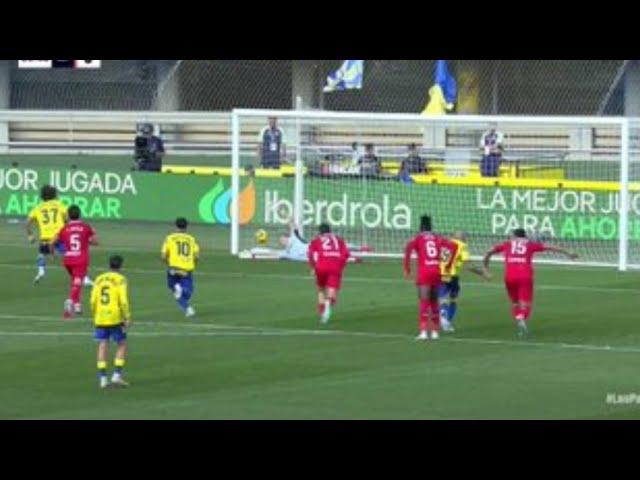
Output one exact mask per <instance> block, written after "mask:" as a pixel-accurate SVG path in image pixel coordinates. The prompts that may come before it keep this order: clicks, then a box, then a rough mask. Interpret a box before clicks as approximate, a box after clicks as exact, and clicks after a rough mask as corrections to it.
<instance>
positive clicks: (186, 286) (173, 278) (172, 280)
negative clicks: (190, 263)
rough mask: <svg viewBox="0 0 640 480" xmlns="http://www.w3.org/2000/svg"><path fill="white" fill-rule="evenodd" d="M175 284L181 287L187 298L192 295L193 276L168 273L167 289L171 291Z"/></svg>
mask: <svg viewBox="0 0 640 480" xmlns="http://www.w3.org/2000/svg"><path fill="white" fill-rule="evenodd" d="M177 284H179V285H180V287H182V291H183V292H184V293H185V294H186V295H187V296H191V294H192V293H193V275H192V274H191V273H189V274H188V275H178V274H172V273H171V271H168V272H167V287H169V290H173V289H174V287H175V286H176V285H177Z"/></svg>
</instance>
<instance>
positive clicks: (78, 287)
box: [69, 277, 82, 304]
mask: <svg viewBox="0 0 640 480" xmlns="http://www.w3.org/2000/svg"><path fill="white" fill-rule="evenodd" d="M80 292H82V278H80V277H73V279H72V280H71V293H70V295H69V298H71V301H72V302H73V303H74V304H76V303H80Z"/></svg>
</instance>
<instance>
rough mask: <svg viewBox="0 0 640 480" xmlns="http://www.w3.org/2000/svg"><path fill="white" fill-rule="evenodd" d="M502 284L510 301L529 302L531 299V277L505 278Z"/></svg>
mask: <svg viewBox="0 0 640 480" xmlns="http://www.w3.org/2000/svg"><path fill="white" fill-rule="evenodd" d="M504 286H505V287H506V288H507V293H508V294H509V298H510V299H511V303H517V302H523V303H531V301H532V300H533V278H505V279H504Z"/></svg>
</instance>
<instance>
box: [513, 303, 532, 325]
mask: <svg viewBox="0 0 640 480" xmlns="http://www.w3.org/2000/svg"><path fill="white" fill-rule="evenodd" d="M511 315H512V316H513V319H514V320H517V317H522V319H523V320H524V321H525V322H526V321H527V320H529V317H530V316H531V305H529V306H526V307H521V306H519V305H512V306H511Z"/></svg>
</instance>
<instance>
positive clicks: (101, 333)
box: [94, 325, 127, 343]
mask: <svg viewBox="0 0 640 480" xmlns="http://www.w3.org/2000/svg"><path fill="white" fill-rule="evenodd" d="M94 337H95V339H96V340H107V341H109V340H113V341H114V342H117V343H120V342H123V341H125V340H126V339H127V332H125V331H124V328H122V325H115V326H113V327H96V333H95V335H94Z"/></svg>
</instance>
